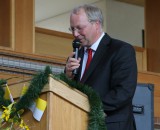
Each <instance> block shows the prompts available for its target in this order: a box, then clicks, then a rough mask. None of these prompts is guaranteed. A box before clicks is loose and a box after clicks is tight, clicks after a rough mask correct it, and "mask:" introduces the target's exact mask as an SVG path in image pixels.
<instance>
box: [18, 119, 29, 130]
mask: <svg viewBox="0 0 160 130" xmlns="http://www.w3.org/2000/svg"><path fill="white" fill-rule="evenodd" d="M19 127H21V128H22V129H25V130H29V128H28V126H27V125H26V124H25V123H24V121H23V120H22V119H21V123H20V125H19Z"/></svg>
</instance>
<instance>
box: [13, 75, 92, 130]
mask: <svg viewBox="0 0 160 130" xmlns="http://www.w3.org/2000/svg"><path fill="white" fill-rule="evenodd" d="M21 89H22V84H18V85H17V86H14V87H13V86H10V90H11V93H12V95H13V97H14V98H18V97H19V96H20V93H21ZM40 98H42V99H44V100H46V101H47V108H46V110H45V112H44V114H43V116H42V118H41V121H40V122H38V121H36V120H35V119H34V117H33V115H32V112H31V111H30V110H27V112H25V113H24V115H23V119H24V121H25V123H26V124H27V125H28V126H29V128H30V130H87V128H88V112H89V109H90V108H89V103H88V98H87V96H86V95H85V94H83V93H81V92H80V91H78V90H76V89H73V88H70V87H69V86H67V84H65V83H64V82H62V81H57V80H55V79H53V78H52V77H49V84H47V85H46V86H45V87H44V89H43V91H42V94H41V95H40Z"/></svg>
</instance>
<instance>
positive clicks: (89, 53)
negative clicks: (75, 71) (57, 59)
mask: <svg viewBox="0 0 160 130" xmlns="http://www.w3.org/2000/svg"><path fill="white" fill-rule="evenodd" d="M87 52H88V59H87V63H86V68H85V71H84V74H85V72H86V70H87V69H88V67H89V64H90V62H91V60H92V49H90V48H89V49H87ZM84 74H83V75H84Z"/></svg>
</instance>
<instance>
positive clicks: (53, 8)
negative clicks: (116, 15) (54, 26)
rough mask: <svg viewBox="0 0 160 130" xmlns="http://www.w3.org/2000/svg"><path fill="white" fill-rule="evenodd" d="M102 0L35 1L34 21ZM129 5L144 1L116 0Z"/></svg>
mask: <svg viewBox="0 0 160 130" xmlns="http://www.w3.org/2000/svg"><path fill="white" fill-rule="evenodd" d="M100 1H102V0H64V2H63V0H35V21H36V22H41V21H43V20H47V19H49V18H54V17H56V16H58V15H61V14H63V13H66V12H69V11H70V10H71V9H72V8H73V7H75V6H76V5H79V4H84V3H86V4H91V3H92V4H93V3H96V2H100ZM116 1H120V2H126V3H130V4H136V5H139V6H144V1H145V0H116Z"/></svg>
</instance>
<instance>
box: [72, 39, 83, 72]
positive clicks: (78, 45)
mask: <svg viewBox="0 0 160 130" xmlns="http://www.w3.org/2000/svg"><path fill="white" fill-rule="evenodd" d="M80 45H81V43H80V41H79V40H78V39H75V40H73V42H72V46H73V51H74V52H75V56H74V58H75V59H77V60H78V50H79V47H80ZM77 71H78V68H76V69H74V71H73V74H77Z"/></svg>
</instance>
